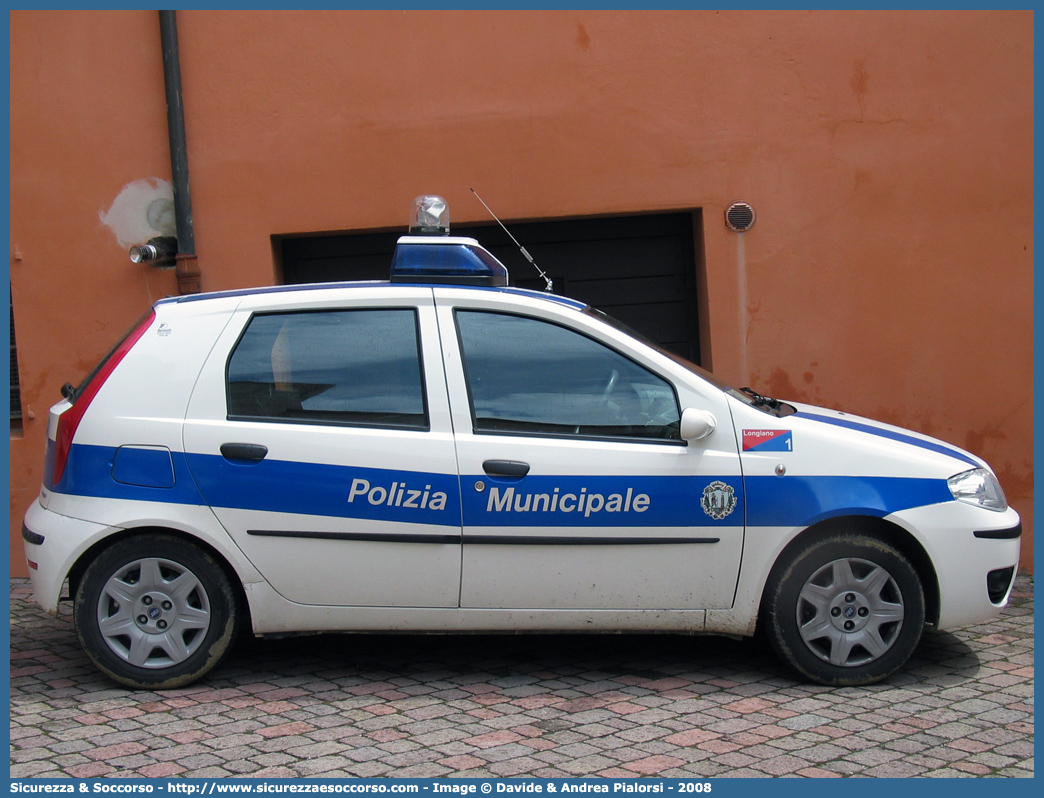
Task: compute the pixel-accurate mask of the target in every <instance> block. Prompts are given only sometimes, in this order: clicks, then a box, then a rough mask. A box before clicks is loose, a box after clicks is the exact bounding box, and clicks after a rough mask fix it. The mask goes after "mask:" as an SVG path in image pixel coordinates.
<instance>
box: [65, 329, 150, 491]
mask: <svg viewBox="0 0 1044 798" xmlns="http://www.w3.org/2000/svg"><path fill="white" fill-rule="evenodd" d="M155 318H156V311H154V310H150V311H149V312H148V313H146V314H145V316H144V317H143V318H142V319H141V320H140V321H138V323H137V324H135V325H134V327H132V328H131V330H130V332H129V333H127V335H125V336H124V337H123V339H122V340H121V341H120V342H119V343H118V344H116V346H115V347H114V348H113V349H112V350H111V351H110V352H109V354H107V355H106V356H105V357H104V358H102V360H101V362H100V363H99V364H98V365H97V366H96V367H95V369H94V371H92V372H91V373H90V374H89V375H88V376H87V379H85V380H84V381H83V383H82V384H81V385H80V387H79V388H77V389H76V390H75V391H73V392H72V393H71V394H69V396H68V397H67V398H68V399H69V401H70V402H71V403H72V407H70V408H69V409H68V410H66V411H65V412H64V413H62V414H61V416H59V417H58V432H57V434H56V435H55V441H54V475H53V476H52V477H51V485H52V486H54V485H57V484H58V483H59V482H61V479H62V474H64V473H65V463H66V461H67V460H68V459H69V451H70V450H71V449H72V442H73V437H74V436H75V435H76V428H77V427H78V426H80V419H82V418H83V416H84V413H86V412H87V408H88V407H90V404H91V401H92V400H93V399H94V397H95V396H96V395H97V394H98V391H100V390H101V387H102V385H104V384H105V380H107V379H108V378H109V375H110V374H112V372H114V371H115V370H116V367H117V366H118V365H119V364H120V361H121V360H123V358H124V357H125V356H126V354H127V353H128V352H129V351H130V350H131V349H132V348H133V346H134V344H136V343H137V342H138V340H139V339H140V338H141V336H143V335H144V334H145V331H146V330H147V329H148V328H149V327H150V326H151V325H152V322H153V320H154V319H155Z"/></svg>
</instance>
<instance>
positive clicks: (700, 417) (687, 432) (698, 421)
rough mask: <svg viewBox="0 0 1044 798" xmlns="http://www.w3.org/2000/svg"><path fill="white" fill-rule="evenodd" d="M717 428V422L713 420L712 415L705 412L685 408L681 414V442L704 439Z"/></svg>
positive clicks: (693, 408)
mask: <svg viewBox="0 0 1044 798" xmlns="http://www.w3.org/2000/svg"><path fill="white" fill-rule="evenodd" d="M717 426H718V421H717V419H716V418H714V414H713V413H711V412H709V411H707V410H698V409H697V408H695V407H687V408H685V410H684V411H683V412H682V417H681V436H682V440H686V441H698V440H700V439H701V438H706V437H707V436H708V435H710V434H711V433H712V432H714V429H715V427H717Z"/></svg>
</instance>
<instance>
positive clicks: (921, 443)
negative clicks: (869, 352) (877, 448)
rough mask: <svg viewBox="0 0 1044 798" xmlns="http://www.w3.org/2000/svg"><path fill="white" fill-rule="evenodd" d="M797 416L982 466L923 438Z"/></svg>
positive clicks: (848, 421) (853, 423)
mask: <svg viewBox="0 0 1044 798" xmlns="http://www.w3.org/2000/svg"><path fill="white" fill-rule="evenodd" d="M796 416H797V417H798V418H804V419H808V420H810V421H819V422H821V423H823V424H833V425H834V426H835V427H843V428H845V429H851V430H856V431H858V432H865V433H867V434H868V435H876V436H877V437H879V438H887V439H888V440H891V441H897V442H899V443H906V444H909V445H910V446H916V447H918V448H920V449H927V450H928V451H930V452H936V453H938V454H945V455H946V456H948V457H953V458H954V459H957V460H961V461H962V462H965V463H970V464H971V465H972V466H973V467H975V468H979V467H981V466H982V463H980V462H979V461H978V460H973V459H972V458H971V457H970V456H969V455H968V454H967V453H966V452H962V451H961V450H960V449H958V448H956V447H953V446H947V445H946V444H944V443H941V442H938V441H928V440H924V439H923V438H917V437H914V436H913V435H910V434H908V433H904V432H900V431H898V430H890V429H883V428H881V427H875V426H872V425H870V424H864V423H862V422H859V421H853V420H851V419H847V418H836V417H834V416H821V415H818V414H816V413H808V412H806V411H804V410H801V411H799V412H798V413H797V414H796Z"/></svg>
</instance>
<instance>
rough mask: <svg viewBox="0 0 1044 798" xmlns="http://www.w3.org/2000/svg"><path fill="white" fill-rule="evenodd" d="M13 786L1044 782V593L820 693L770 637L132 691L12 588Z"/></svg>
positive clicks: (569, 639) (448, 658)
mask: <svg viewBox="0 0 1044 798" xmlns="http://www.w3.org/2000/svg"><path fill="white" fill-rule="evenodd" d="M11 588H12V589H11V597H12V598H11V605H12V606H11V776H13V777H29V776H39V777H45V776H46V777H55V776H74V777H79V778H90V777H101V776H111V777H170V776H182V777H194V778H215V777H233V776H251V777H269V778H283V777H296V776H322V777H353V776H354V777H374V776H395V777H422V778H423V777H440V776H460V777H521V776H535V777H574V776H612V777H635V776H661V777H694V776H696V777H722V776H730V777H731V776H747V777H750V776H758V777H764V776H810V777H836V776H848V775H854V776H1022V777H1031V776H1033V584H1032V581H1031V580H1030V579H1029V578H1026V577H1020V579H1019V580H1018V582H1017V583H1016V589H1015V594H1014V596H1013V599H1012V603H1011V606H1010V607H1009V608H1008V609H1007V610H1006V611H1005V613H1004V614H1003V616H1002V617H1001V618H999V619H997V620H996V621H994V622H992V623H988V624H982V625H980V626H975V627H970V628H967V629H963V630H961V631H958V632H956V633H953V634H926V635H925V638H924V640H923V642H922V643H921V646H920V648H919V649H918V651H917V653H916V654H915V656H914V658H913V660H911V662H910V663H909V665H908V667H907V668H906V670H905V671H903V672H902V673H901V674H899V675H896V676H894V677H892V678H891V679H890V680H889V681H888V682H887V683H885V684H880V685H874V686H872V687H865V688H844V689H829V688H823V687H817V686H810V685H805V684H799V683H797V682H795V681H794V679H793V678H792V676H791V674H790V673H789V672H788V671H787V670H786V669H785V668H784V667H783V666H782V665H780V664H779V663H778V662H777V661H776V659H775V657H774V656H773V654H772V653H771V652H770V651H769V650H768V649H767V648H765V647H763V646H761V645H759V644H758V643H757V642H752V641H743V642H739V641H731V640H726V639H720V638H712V637H667V636H651V635H612V636H579V635H541V636H500V637H494V636H487V635H481V636H463V635H459V636H448V637H446V636H403V635H387V636H359V635H323V636H316V637H307V638H292V639H284V640H275V641H256V640H247V641H244V642H242V643H240V644H239V646H238V647H237V648H236V650H235V651H234V652H233V654H232V656H231V657H230V658H229V660H227V661H226V662H225V664H224V665H223V666H222V667H220V668H219V669H218V670H217V671H215V672H213V673H211V675H210V676H209V677H208V678H207V679H206V680H205V682H204V683H202V684H199V685H195V686H193V687H190V688H186V689H181V690H174V691H169V692H132V691H128V690H125V689H122V688H119V687H116V686H115V685H114V684H113V683H112V682H110V681H108V680H107V679H105V678H104V677H103V676H101V675H100V674H99V673H98V672H96V671H95V670H94V669H93V668H92V667H91V665H90V664H89V662H88V661H87V659H86V657H85V656H84V654H83V653H82V652H81V650H80V646H79V644H78V642H77V639H76V634H75V632H74V631H73V628H72V624H71V621H70V619H69V615H68V611H67V610H66V612H65V614H63V616H62V617H60V618H57V619H56V618H50V617H48V616H46V615H44V614H43V613H42V612H41V611H40V610H39V609H38V608H37V607H36V605H35V604H32V603H31V602H30V601H29V597H30V589H29V585H28V583H27V582H26V581H25V580H12V584H11Z"/></svg>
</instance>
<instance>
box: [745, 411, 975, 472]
mask: <svg viewBox="0 0 1044 798" xmlns="http://www.w3.org/2000/svg"><path fill="white" fill-rule="evenodd" d="M788 404H791V405H793V406H794V407H795V408H797V412H796V413H794V414H791V415H788V416H787V415H785V416H782V417H778V418H777V417H775V416H773V415H769V414H766V413H764V412H762V411H761V410H758V409H757V408H754V407H750V406H749V405H746V404H742V403H739V402H735V403H734V404H733V414H734V419H735V421H736V426H737V434H738V436H739V438H740V445H741V450H742V453H743V455H744V456H750V455H764V456H765V457H768V458H769V459H778V460H779V462H780V463H781V464H784V465H786V467H787V468H788V469H789V470H790V471H791V472H792V473H793V472H794V470H795V469H797V470H798V471H800V472H801V473H805V474H824V475H827V474H830V475H838V476H857V475H862V476H888V477H915V478H928V479H946V478H948V477H951V476H953V475H954V474H958V473H960V472H962V471H968V470H969V469H972V468H980V467H984V466H986V464H985V463H984V462H983V461H982V460H981V459H980V458H978V457H976V456H975V455H973V454H970V453H969V452H966V451H964V450H963V449H960V448H958V447H956V446H954V445H952V444H949V443H946V442H944V441H940V440H938V439H936V438H932V437H930V436H928V435H922V434H921V433H919V432H914V431H912V430H908V429H903V428H902V427H895V426H892V425H890V424H883V423H881V422H879V421H874V420H872V419H868V418H862V417H860V416H856V415H852V414H850V413H843V412H840V411H837V410H829V409H827V408H823V407H816V406H814V405H806V404H801V403H798V402H788Z"/></svg>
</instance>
